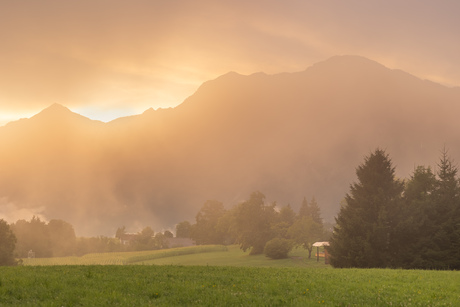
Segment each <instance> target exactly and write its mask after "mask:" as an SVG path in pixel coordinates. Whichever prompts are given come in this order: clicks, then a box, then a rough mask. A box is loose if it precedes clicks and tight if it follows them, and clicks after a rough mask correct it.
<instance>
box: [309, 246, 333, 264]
mask: <svg viewBox="0 0 460 307" xmlns="http://www.w3.org/2000/svg"><path fill="white" fill-rule="evenodd" d="M312 246H316V261H318V262H319V247H320V246H329V242H327V241H323V242H315V243H313V245H312ZM324 263H325V264H329V255H328V253H327V249H326V248H325V249H324Z"/></svg>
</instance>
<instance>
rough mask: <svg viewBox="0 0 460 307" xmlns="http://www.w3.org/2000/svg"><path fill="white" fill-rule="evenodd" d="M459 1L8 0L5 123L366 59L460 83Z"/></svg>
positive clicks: (96, 110)
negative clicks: (52, 109)
mask: <svg viewBox="0 0 460 307" xmlns="http://www.w3.org/2000/svg"><path fill="white" fill-rule="evenodd" d="M459 14H460V1H457V0H451V1H449V0H445V1H427V0H405V1H400V0H391V1H372V0H362V1H343V0H335V1H332V0H331V1H328V0H321V1H318V0H312V1H308V0H298V1H295V0H287V1H279V0H264V1H245V0H232V1H215V0H208V1H201V0H194V1H179V0H177V1H176V0H174V1H167V0H158V1H152V0H131V1H126V0H66V1H62V0H41V1H25V0H14V1H1V2H0V125H3V124H5V123H6V122H8V121H10V120H15V119H18V118H21V117H30V116H31V115H33V114H34V113H37V112H39V111H40V110H41V109H44V108H46V107H47V106H49V105H51V104H53V103H60V104H63V105H65V106H67V107H69V108H70V109H71V110H73V111H75V112H78V113H81V114H83V115H85V116H88V117H90V118H93V119H100V120H104V121H108V120H111V119H113V118H116V117H120V116H124V115H130V114H137V113H141V112H143V111H144V110H146V109H148V108H150V107H153V108H159V107H169V106H176V105H178V104H180V103H181V102H182V101H183V100H184V99H185V98H186V97H187V96H189V95H191V94H192V93H193V92H194V91H195V90H196V89H197V88H198V86H199V85H200V84H201V83H202V82H204V81H206V80H209V79H214V78H216V77H217V76H219V75H222V74H224V73H226V72H228V71H236V72H239V73H242V74H250V73H254V72H258V71H263V72H266V73H278V72H294V71H301V70H304V69H306V68H307V67H308V66H310V65H312V64H313V63H315V62H318V61H321V60H325V59H327V58H329V57H331V56H334V55H343V54H355V55H361V56H365V57H368V58H370V59H373V60H376V61H378V62H380V63H382V64H384V65H386V66H388V67H390V68H398V69H402V70H405V71H407V72H409V73H412V74H414V75H416V76H418V77H421V78H424V79H430V80H433V81H436V82H440V83H443V84H446V85H450V86H460V40H459V39H458V35H459V31H460V18H458V16H459Z"/></svg>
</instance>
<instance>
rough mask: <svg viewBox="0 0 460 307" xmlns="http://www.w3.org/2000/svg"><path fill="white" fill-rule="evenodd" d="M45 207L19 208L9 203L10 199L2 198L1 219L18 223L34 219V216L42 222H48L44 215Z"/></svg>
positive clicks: (0, 204)
mask: <svg viewBox="0 0 460 307" xmlns="http://www.w3.org/2000/svg"><path fill="white" fill-rule="evenodd" d="M44 210H45V208H44V207H40V208H24V207H18V206H17V205H15V204H14V203H12V202H9V201H8V198H6V197H2V198H0V219H3V220H5V221H6V222H8V223H16V222H17V221H18V220H27V221H29V220H30V219H32V217H33V216H36V217H38V218H40V220H42V221H46V218H45V217H44V215H43V211H44Z"/></svg>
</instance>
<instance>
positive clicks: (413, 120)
mask: <svg viewBox="0 0 460 307" xmlns="http://www.w3.org/2000/svg"><path fill="white" fill-rule="evenodd" d="M459 103H460V89H459V88H447V87H444V86H441V85H439V84H435V83H433V82H430V81H424V80H420V79H418V78H416V77H414V76H412V75H410V74H407V73H405V72H402V71H399V70H391V69H388V68H386V67H384V66H382V65H380V64H378V63H377V62H374V61H371V60H368V59H365V58H361V57H356V56H340V57H333V58H331V59H329V60H326V61H324V62H321V63H317V64H315V65H313V66H312V67H310V68H308V69H307V70H305V71H302V72H298V73H282V74H277V75H266V74H263V73H256V74H253V75H249V76H243V75H239V74H237V73H228V74H226V75H223V76H221V77H219V78H217V79H215V80H211V81H208V82H205V83H204V84H203V85H202V86H201V87H200V88H199V89H198V90H197V91H196V92H195V94H193V95H192V96H190V97H189V98H187V99H186V100H185V101H184V102H183V103H182V104H181V105H179V106H177V107H176V108H173V109H159V110H152V109H149V110H147V111H146V112H144V113H143V114H140V115H136V116H131V117H126V118H121V119H117V120H115V121H112V122H109V123H102V122H98V121H92V120H89V119H87V118H84V117H83V116H80V115H78V114H75V113H73V112H71V111H70V110H69V109H67V108H65V107H62V106H59V105H53V106H51V107H50V108H48V109H45V110H43V111H42V112H41V113H39V114H37V115H36V116H34V117H32V118H30V119H23V120H20V121H17V122H12V123H9V124H7V125H6V126H4V127H0V143H1V144H2V146H1V148H0V169H1V170H2V172H1V173H0V213H1V212H2V210H3V211H5V210H10V211H11V210H22V211H23V212H24V210H26V211H28V212H34V213H37V214H41V215H42V216H44V217H45V218H48V219H51V218H60V219H64V220H66V221H68V222H70V223H72V224H73V225H74V226H75V228H76V231H77V233H78V234H81V235H82V234H83V235H97V234H106V235H113V234H114V233H115V230H116V228H117V227H119V226H122V225H126V226H127V227H128V229H130V228H133V231H134V230H137V228H136V227H138V228H139V227H142V226H147V225H150V226H152V228H154V229H156V230H161V229H163V228H173V227H174V224H175V223H177V222H180V221H182V220H189V221H194V217H195V214H196V213H197V211H198V210H199V209H200V207H201V206H202V204H203V203H204V202H205V201H206V200H208V199H217V200H220V201H222V202H224V204H225V205H227V206H229V207H230V206H233V205H234V204H236V203H238V202H239V201H241V200H243V199H245V198H247V197H248V195H249V193H251V192H252V191H255V190H260V191H261V192H263V193H264V194H265V195H266V196H267V201H277V202H278V204H280V205H284V204H287V203H290V204H291V206H292V207H293V208H294V209H297V208H298V207H299V206H300V203H301V201H302V199H303V197H304V196H306V197H307V198H308V199H309V198H311V197H312V196H315V197H316V199H317V201H318V204H319V205H320V206H321V208H322V210H323V215H324V217H325V218H326V219H327V220H330V221H332V220H333V216H334V215H335V213H336V212H337V209H338V207H339V203H340V201H341V199H342V198H343V197H344V195H345V193H346V192H348V187H349V184H350V183H351V182H352V181H353V180H354V178H355V177H354V171H355V167H356V166H357V165H358V164H359V163H361V162H362V159H363V157H364V156H365V155H366V154H368V153H369V152H370V151H371V150H373V149H375V148H376V147H381V148H384V149H386V150H387V152H388V153H389V154H390V155H391V157H392V158H393V161H394V164H395V165H396V167H397V174H398V175H399V176H401V177H408V176H409V175H410V173H411V171H412V170H413V168H414V166H415V165H418V164H424V165H435V164H436V163H437V161H438V154H439V150H440V149H441V148H442V147H443V146H444V145H445V146H446V147H447V148H449V150H450V154H451V156H452V158H453V159H454V160H456V161H459V158H458V157H460V145H459V144H458V142H456V140H457V139H458V137H459V133H460V127H459V125H460V124H459V123H458V121H457V120H456V114H458V111H459V108H460V104H459ZM134 228H136V229H134Z"/></svg>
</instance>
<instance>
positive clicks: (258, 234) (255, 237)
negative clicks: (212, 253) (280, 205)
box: [233, 192, 276, 255]
mask: <svg viewBox="0 0 460 307" xmlns="http://www.w3.org/2000/svg"><path fill="white" fill-rule="evenodd" d="M275 218H276V212H275V205H274V204H272V205H265V195H263V194H262V193H260V192H254V193H252V194H251V196H250V197H249V200H247V201H245V202H243V203H241V204H239V205H238V206H237V207H236V208H235V212H234V224H233V229H234V231H235V234H236V240H237V243H238V244H239V245H240V248H241V249H242V250H243V251H246V250H248V249H251V252H250V253H249V254H250V255H256V254H261V253H263V251H264V247H265V244H266V243H267V242H268V241H269V240H271V239H272V238H273V237H274V233H273V231H272V229H271V226H272V223H273V222H274V221H275Z"/></svg>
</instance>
